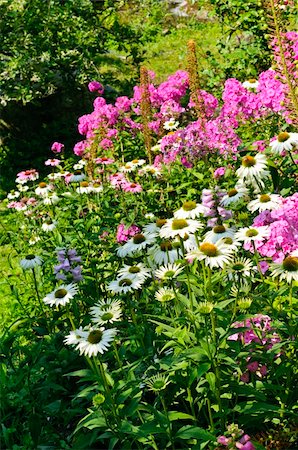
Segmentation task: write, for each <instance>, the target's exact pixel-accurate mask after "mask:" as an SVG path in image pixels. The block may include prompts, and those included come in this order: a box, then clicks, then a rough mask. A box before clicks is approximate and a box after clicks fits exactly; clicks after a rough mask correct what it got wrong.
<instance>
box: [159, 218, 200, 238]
mask: <svg viewBox="0 0 298 450" xmlns="http://www.w3.org/2000/svg"><path fill="white" fill-rule="evenodd" d="M200 228H203V224H202V223H201V222H199V221H198V220H193V219H175V218H172V219H169V220H168V221H167V223H166V224H165V225H163V226H162V227H161V229H160V232H159V235H160V237H162V238H166V239H168V238H174V237H176V236H180V237H181V238H184V236H185V235H186V234H187V235H188V234H193V233H195V232H196V231H197V230H199V229H200Z"/></svg>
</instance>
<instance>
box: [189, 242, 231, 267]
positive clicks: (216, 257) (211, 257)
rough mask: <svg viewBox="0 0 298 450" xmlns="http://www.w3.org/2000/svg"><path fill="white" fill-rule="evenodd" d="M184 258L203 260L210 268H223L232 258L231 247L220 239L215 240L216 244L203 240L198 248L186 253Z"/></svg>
mask: <svg viewBox="0 0 298 450" xmlns="http://www.w3.org/2000/svg"><path fill="white" fill-rule="evenodd" d="M185 258H186V259H191V260H192V259H198V260H199V261H205V264H206V265H207V266H209V267H210V268H211V269H213V267H221V268H223V267H224V265H225V264H227V263H228V262H229V261H230V260H231V259H232V249H231V248H230V247H228V246H227V245H226V244H224V243H223V242H222V240H220V241H218V242H216V244H213V243H212V242H203V243H201V245H200V246H199V248H198V250H194V251H193V252H189V253H187V255H186V257H185Z"/></svg>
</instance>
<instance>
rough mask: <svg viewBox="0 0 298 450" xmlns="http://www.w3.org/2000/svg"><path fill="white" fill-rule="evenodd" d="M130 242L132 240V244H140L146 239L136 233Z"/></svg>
mask: <svg viewBox="0 0 298 450" xmlns="http://www.w3.org/2000/svg"><path fill="white" fill-rule="evenodd" d="M132 240H133V243H134V244H141V243H142V242H145V241H146V238H145V236H144V235H143V234H141V233H137V234H135V235H134V237H133V238H132Z"/></svg>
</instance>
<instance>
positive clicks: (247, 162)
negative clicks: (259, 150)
mask: <svg viewBox="0 0 298 450" xmlns="http://www.w3.org/2000/svg"><path fill="white" fill-rule="evenodd" d="M256 163H257V161H256V158H254V157H253V156H244V158H243V159H242V165H243V166H244V167H253V166H255V165H256Z"/></svg>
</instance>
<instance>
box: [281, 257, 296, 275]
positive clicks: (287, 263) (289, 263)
mask: <svg viewBox="0 0 298 450" xmlns="http://www.w3.org/2000/svg"><path fill="white" fill-rule="evenodd" d="M282 266H283V268H284V269H285V270H287V271H288V272H296V271H297V270H298V258H297V257H296V256H287V257H286V258H285V259H284V260H283V263H282Z"/></svg>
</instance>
